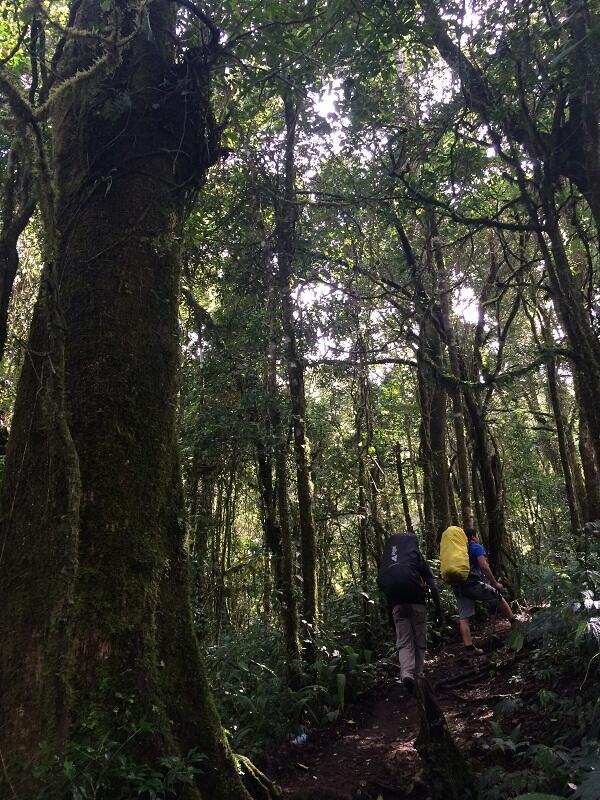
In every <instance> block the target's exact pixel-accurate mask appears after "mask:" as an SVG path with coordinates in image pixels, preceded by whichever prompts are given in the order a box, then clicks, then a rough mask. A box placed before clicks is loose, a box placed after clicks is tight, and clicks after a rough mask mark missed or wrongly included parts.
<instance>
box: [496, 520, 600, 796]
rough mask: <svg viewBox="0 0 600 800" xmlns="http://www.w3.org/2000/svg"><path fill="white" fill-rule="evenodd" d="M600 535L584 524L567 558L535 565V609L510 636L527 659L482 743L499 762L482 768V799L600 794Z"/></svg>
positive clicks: (510, 642) (532, 599) (532, 597)
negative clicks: (553, 564)
mask: <svg viewBox="0 0 600 800" xmlns="http://www.w3.org/2000/svg"><path fill="white" fill-rule="evenodd" d="M599 534H600V528H599V527H598V526H597V525H588V526H586V530H585V531H584V532H583V535H582V537H581V539H580V540H579V541H578V544H579V547H580V549H579V550H578V551H577V552H575V553H574V555H573V557H572V558H571V559H570V560H569V561H568V562H565V563H563V564H559V565H558V566H557V568H555V569H554V570H553V569H552V568H551V567H534V568H531V569H530V573H531V574H533V576H534V581H533V582H532V584H531V588H530V598H529V599H530V602H531V603H532V604H533V605H534V608H535V613H534V614H533V616H532V620H531V622H530V623H529V624H527V625H523V626H520V627H518V628H517V629H514V630H513V631H512V632H511V635H510V637H509V640H508V646H509V647H511V648H512V649H513V650H516V651H521V650H524V651H525V652H526V653H527V658H526V660H525V659H522V660H521V661H520V662H519V663H520V668H519V669H518V670H517V671H516V673H515V675H514V676H513V686H514V696H513V697H511V698H510V699H507V700H505V701H503V702H502V703H500V704H499V705H498V706H497V707H496V709H495V721H494V736H493V737H492V738H491V740H490V741H488V742H483V743H482V746H481V749H482V753H481V755H482V760H484V761H486V762H487V763H489V762H490V761H495V762H496V763H495V765H494V766H492V767H489V768H488V769H486V770H484V772H483V773H482V776H481V798H482V800H511V798H519V800H523V798H525V797H527V798H528V800H551V799H553V798H572V800H599V798H600V700H599V696H598V694H599V693H598V678H599V676H600V668H599V667H600V536H599ZM536 570H537V574H536Z"/></svg>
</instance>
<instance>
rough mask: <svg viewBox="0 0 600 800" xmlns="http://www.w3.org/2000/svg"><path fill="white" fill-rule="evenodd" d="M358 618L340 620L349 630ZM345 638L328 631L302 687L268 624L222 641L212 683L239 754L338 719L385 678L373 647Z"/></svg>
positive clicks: (211, 661) (214, 649) (212, 657)
mask: <svg viewBox="0 0 600 800" xmlns="http://www.w3.org/2000/svg"><path fill="white" fill-rule="evenodd" d="M358 618H359V615H358V614H357V615H356V619H354V618H353V617H352V615H351V614H350V613H349V611H348V609H346V612H345V615H344V614H342V615H341V616H340V617H339V618H338V621H339V624H340V626H341V627H342V628H346V626H348V625H349V624H350V623H353V624H355V623H356V621H357V620H358ZM353 633H355V630H354V631H353ZM353 638H354V637H353ZM342 642H343V638H342V639H340V638H335V637H334V636H333V634H332V633H331V631H329V632H328V631H325V632H321V633H320V635H319V638H318V642H317V660H316V662H315V664H314V665H312V666H310V667H305V671H304V672H303V673H302V674H301V676H300V685H299V686H298V687H297V688H292V687H291V686H290V685H289V680H288V676H289V669H288V667H287V666H286V664H285V653H284V648H283V643H282V640H281V635H280V633H279V632H278V631H277V630H275V629H273V628H272V627H270V626H268V625H265V624H262V623H259V622H257V623H256V624H254V625H252V626H251V628H250V629H249V630H247V631H244V632H243V633H236V632H234V631H229V632H228V633H227V635H226V636H224V637H223V639H222V641H221V644H219V645H218V646H216V645H214V646H211V647H209V648H208V650H207V661H208V667H209V672H210V676H211V681H212V685H213V687H214V689H215V696H216V699H217V703H218V705H219V710H220V713H221V717H222V719H223V724H224V726H225V728H226V729H227V730H228V732H229V736H230V739H231V744H232V747H233V750H234V751H235V752H242V753H244V754H247V755H249V756H253V755H256V754H257V753H260V752H262V751H264V750H265V749H266V748H268V747H269V746H273V745H274V744H276V743H278V742H281V741H283V740H285V739H286V738H289V737H294V736H296V735H297V734H298V733H301V732H304V731H306V730H307V729H309V728H311V727H315V726H317V727H318V726H320V725H324V724H328V723H331V722H334V721H335V720H336V719H337V718H338V717H339V715H340V714H341V713H343V712H344V709H345V708H346V706H347V704H348V703H349V702H351V701H352V699H353V698H355V697H356V696H357V694H359V693H360V692H361V691H363V690H364V689H366V688H367V687H368V686H370V685H372V684H373V683H375V682H376V680H378V679H379V678H380V676H381V665H378V664H376V663H374V662H373V654H372V652H371V651H370V650H364V649H360V648H359V646H358V645H351V644H343V643H342Z"/></svg>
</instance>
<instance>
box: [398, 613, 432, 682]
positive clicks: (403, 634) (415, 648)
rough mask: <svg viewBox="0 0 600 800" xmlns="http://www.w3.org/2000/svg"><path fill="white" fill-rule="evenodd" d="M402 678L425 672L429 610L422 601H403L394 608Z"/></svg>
mask: <svg viewBox="0 0 600 800" xmlns="http://www.w3.org/2000/svg"><path fill="white" fill-rule="evenodd" d="M392 616H393V618H394V625H395V626H396V647H397V648H398V660H399V661H400V678H401V679H402V678H414V677H415V675H422V674H423V664H424V663H425V649H426V648H427V611H426V608H425V606H424V605H423V604H422V603H401V604H400V605H397V606H394V608H393V609H392Z"/></svg>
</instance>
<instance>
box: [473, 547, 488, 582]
mask: <svg viewBox="0 0 600 800" xmlns="http://www.w3.org/2000/svg"><path fill="white" fill-rule="evenodd" d="M485 555H487V553H486V552H485V547H484V546H483V545H482V544H479V543H478V542H470V543H469V567H470V570H471V575H477V577H478V578H483V573H482V571H481V567H480V566H479V562H478V560H477V559H478V558H479V556H485Z"/></svg>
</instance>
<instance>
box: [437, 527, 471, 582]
mask: <svg viewBox="0 0 600 800" xmlns="http://www.w3.org/2000/svg"><path fill="white" fill-rule="evenodd" d="M469 571H470V567H469V543H468V540H467V535H466V533H465V532H464V531H463V529H462V528H459V527H458V526H457V525H451V526H450V527H449V528H446V530H445V531H444V532H443V533H442V539H441V542H440V572H441V575H442V578H443V580H445V581H446V583H449V584H450V585H451V586H456V585H458V584H459V583H462V582H463V581H466V580H467V578H468V577H469Z"/></svg>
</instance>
